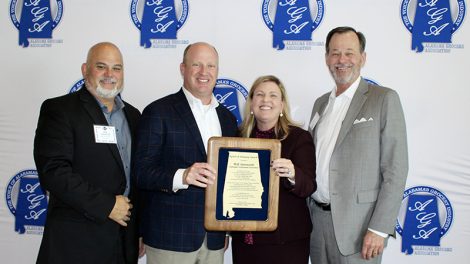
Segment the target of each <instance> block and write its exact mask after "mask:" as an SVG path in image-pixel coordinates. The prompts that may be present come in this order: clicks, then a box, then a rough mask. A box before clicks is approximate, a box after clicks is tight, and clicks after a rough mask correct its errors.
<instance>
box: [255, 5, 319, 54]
mask: <svg viewBox="0 0 470 264" xmlns="http://www.w3.org/2000/svg"><path fill="white" fill-rule="evenodd" d="M261 14H262V17H263V21H264V23H265V24H266V26H267V27H268V28H269V29H270V30H271V31H272V32H273V48H276V49H278V50H282V49H284V48H286V49H288V50H310V49H311V46H323V42H312V41H311V40H312V32H313V31H314V30H315V29H317V28H318V26H319V25H320V23H321V21H322V20H323V16H324V3H323V0H296V1H292V0H263V3H262V7H261Z"/></svg>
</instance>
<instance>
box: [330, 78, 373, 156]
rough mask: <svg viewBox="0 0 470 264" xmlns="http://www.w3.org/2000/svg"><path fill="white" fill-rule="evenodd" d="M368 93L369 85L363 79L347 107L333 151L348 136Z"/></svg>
mask: <svg viewBox="0 0 470 264" xmlns="http://www.w3.org/2000/svg"><path fill="white" fill-rule="evenodd" d="M368 91H369V85H368V84H367V82H366V81H364V79H361V82H360V83H359V87H357V90H356V93H355V94H354V96H353V98H352V101H351V104H350V105H349V109H348V112H347V113H346V116H345V117H344V120H343V123H342V124H341V129H340V130H339V135H338V139H337V140H336V145H335V149H336V148H337V147H338V146H339V145H340V144H341V142H343V139H344V138H345V137H346V135H347V134H348V132H349V130H350V129H351V127H352V125H353V123H354V120H356V117H357V115H358V114H359V111H360V110H361V108H362V106H363V105H364V102H365V101H366V99H367V92H368Z"/></svg>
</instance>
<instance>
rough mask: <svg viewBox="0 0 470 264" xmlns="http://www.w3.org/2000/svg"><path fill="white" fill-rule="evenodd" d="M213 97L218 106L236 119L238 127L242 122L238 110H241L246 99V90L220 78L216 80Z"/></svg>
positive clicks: (235, 82) (237, 83)
mask: <svg viewBox="0 0 470 264" xmlns="http://www.w3.org/2000/svg"><path fill="white" fill-rule="evenodd" d="M214 96H215V98H216V99H217V101H218V102H219V103H220V104H222V105H223V106H225V107H226V108H227V109H228V110H230V112H232V114H233V115H234V116H235V118H236V119H237V123H238V125H240V124H241V122H242V116H241V111H240V109H243V105H244V103H245V101H246V97H247V96H248V91H247V90H246V88H245V87H244V86H243V85H242V84H240V83H239V82H237V81H234V80H231V79H227V78H220V79H217V83H216V84H215V88H214Z"/></svg>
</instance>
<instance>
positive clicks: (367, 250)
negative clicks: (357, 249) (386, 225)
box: [361, 230, 385, 260]
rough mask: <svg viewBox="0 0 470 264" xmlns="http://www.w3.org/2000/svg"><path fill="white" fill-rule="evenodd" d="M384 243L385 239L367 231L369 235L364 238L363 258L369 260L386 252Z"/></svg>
mask: <svg viewBox="0 0 470 264" xmlns="http://www.w3.org/2000/svg"><path fill="white" fill-rule="evenodd" d="M384 241H385V238H383V237H381V236H379V235H377V234H376V233H374V232H372V231H370V230H367V233H366V235H365V236H364V240H363V242H362V250H361V256H362V258H363V259H367V260H369V259H372V258H375V257H377V256H378V255H380V254H382V252H383V250H384Z"/></svg>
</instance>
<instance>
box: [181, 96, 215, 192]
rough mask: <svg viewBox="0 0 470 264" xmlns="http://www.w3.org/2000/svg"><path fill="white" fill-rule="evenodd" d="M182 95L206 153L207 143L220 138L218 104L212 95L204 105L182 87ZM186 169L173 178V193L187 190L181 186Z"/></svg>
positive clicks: (185, 186) (183, 185)
mask: <svg viewBox="0 0 470 264" xmlns="http://www.w3.org/2000/svg"><path fill="white" fill-rule="evenodd" d="M183 93H184V95H185V96H186V100H188V103H189V107H190V108H191V112H192V113H193V116H194V119H196V124H197V127H198V128H199V133H201V137H202V142H203V143H204V148H205V150H206V151H207V141H208V140H209V138H211V137H215V136H219V137H220V136H222V128H221V127H220V122H219V116H218V115H217V111H216V110H215V109H216V108H217V106H219V102H217V99H216V98H215V96H214V95H212V98H211V102H210V104H208V105H204V104H203V103H202V101H201V100H199V99H198V98H196V97H194V95H192V94H191V93H190V92H189V91H188V90H186V88H184V87H183ZM185 170H186V168H182V169H178V170H177V171H176V173H175V176H174V177H173V191H174V192H176V191H178V190H180V189H187V188H188V185H186V184H183V173H184V171H185Z"/></svg>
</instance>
